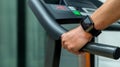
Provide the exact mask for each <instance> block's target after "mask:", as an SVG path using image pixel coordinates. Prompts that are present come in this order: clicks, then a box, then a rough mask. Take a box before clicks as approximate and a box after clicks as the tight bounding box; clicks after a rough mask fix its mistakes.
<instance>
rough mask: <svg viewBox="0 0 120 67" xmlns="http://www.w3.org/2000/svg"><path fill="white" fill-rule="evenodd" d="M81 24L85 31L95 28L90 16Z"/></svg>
mask: <svg viewBox="0 0 120 67" xmlns="http://www.w3.org/2000/svg"><path fill="white" fill-rule="evenodd" d="M81 24H82V26H83V28H84V30H87V31H89V30H91V29H92V28H93V26H94V25H93V22H92V21H91V19H90V17H89V16H87V17H85V19H84V20H83V22H81Z"/></svg>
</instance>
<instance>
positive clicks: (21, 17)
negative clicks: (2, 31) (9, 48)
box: [17, 0, 26, 67]
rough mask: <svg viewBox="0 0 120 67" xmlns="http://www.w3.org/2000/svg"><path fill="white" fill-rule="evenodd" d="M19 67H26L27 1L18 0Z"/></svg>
mask: <svg viewBox="0 0 120 67" xmlns="http://www.w3.org/2000/svg"><path fill="white" fill-rule="evenodd" d="M17 15H18V16H17V38H18V41H17V45H18V46H17V67H26V55H25V54H26V36H25V31H26V29H25V27H26V23H25V21H26V18H25V16H26V14H25V0H17Z"/></svg>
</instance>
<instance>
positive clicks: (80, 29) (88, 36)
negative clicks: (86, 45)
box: [78, 25, 93, 41]
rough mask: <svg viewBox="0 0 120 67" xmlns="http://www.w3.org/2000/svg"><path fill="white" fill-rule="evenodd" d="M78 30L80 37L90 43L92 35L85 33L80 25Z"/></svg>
mask: <svg viewBox="0 0 120 67" xmlns="http://www.w3.org/2000/svg"><path fill="white" fill-rule="evenodd" d="M78 29H79V32H80V33H81V34H82V36H83V37H84V38H86V39H87V40H88V41H90V40H91V39H92V38H93V35H92V34H90V33H88V32H86V31H85V30H84V29H83V28H82V26H81V25H80V26H79V27H78Z"/></svg>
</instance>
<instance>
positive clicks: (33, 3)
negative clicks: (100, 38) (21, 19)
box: [28, 0, 120, 59]
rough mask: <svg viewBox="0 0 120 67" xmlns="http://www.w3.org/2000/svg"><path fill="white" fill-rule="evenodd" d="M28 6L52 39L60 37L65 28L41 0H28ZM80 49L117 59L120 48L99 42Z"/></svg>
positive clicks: (119, 54)
mask: <svg viewBox="0 0 120 67" xmlns="http://www.w3.org/2000/svg"><path fill="white" fill-rule="evenodd" d="M28 3H29V6H30V8H31V9H32V11H33V12H34V14H35V16H36V17H37V19H38V20H39V22H40V24H41V25H42V26H43V28H44V29H45V30H46V32H47V33H48V34H49V35H50V36H51V37H52V38H53V39H54V40H58V39H60V37H61V35H62V34H63V33H65V32H67V30H66V29H65V28H63V27H62V26H60V25H59V24H58V23H57V22H56V21H55V19H53V18H52V16H51V15H50V14H49V11H48V10H47V9H46V7H45V3H44V2H43V0H29V2H28ZM81 50H84V51H87V52H89V53H91V54H96V55H100V56H104V57H108V58H112V59H119V57H120V48H119V47H115V46H110V45H105V44H99V43H91V42H90V43H88V44H86V45H85V46H84V47H83V48H82V49H81Z"/></svg>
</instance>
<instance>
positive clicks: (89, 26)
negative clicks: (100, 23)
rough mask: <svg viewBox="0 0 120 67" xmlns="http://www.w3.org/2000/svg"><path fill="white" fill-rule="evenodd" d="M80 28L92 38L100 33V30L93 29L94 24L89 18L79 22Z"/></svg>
mask: <svg viewBox="0 0 120 67" xmlns="http://www.w3.org/2000/svg"><path fill="white" fill-rule="evenodd" d="M81 26H82V28H83V29H84V31H86V32H88V33H90V34H91V35H92V36H95V37H97V36H98V35H99V34H100V33H101V30H97V29H96V28H95V24H94V22H93V21H92V19H91V18H90V17H89V16H86V17H85V18H84V19H83V20H82V21H81Z"/></svg>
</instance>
